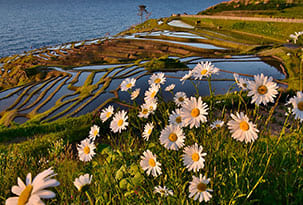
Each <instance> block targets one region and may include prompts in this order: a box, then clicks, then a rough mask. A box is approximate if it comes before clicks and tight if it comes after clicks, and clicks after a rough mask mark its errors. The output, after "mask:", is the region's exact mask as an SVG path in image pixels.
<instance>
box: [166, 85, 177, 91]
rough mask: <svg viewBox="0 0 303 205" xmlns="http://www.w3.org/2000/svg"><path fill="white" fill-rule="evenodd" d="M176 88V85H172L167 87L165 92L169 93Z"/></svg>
mask: <svg viewBox="0 0 303 205" xmlns="http://www.w3.org/2000/svg"><path fill="white" fill-rule="evenodd" d="M175 87H176V85H175V84H170V85H169V86H167V87H166V88H165V91H167V92H169V91H172V90H173V89H174V88H175Z"/></svg>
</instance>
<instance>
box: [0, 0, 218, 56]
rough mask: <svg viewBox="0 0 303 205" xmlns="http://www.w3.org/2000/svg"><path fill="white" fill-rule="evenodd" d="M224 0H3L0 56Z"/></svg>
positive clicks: (115, 30) (112, 31) (0, 4)
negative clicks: (143, 17) (147, 14)
mask: <svg viewBox="0 0 303 205" xmlns="http://www.w3.org/2000/svg"><path fill="white" fill-rule="evenodd" d="M221 1H222V0H186V1H185V0H9V1H7V0H0V57H4V56H7V55H11V54H16V53H17V54H19V53H22V52H24V51H28V50H31V49H35V48H40V47H44V46H52V45H58V44H62V43H66V42H70V41H80V40H85V39H93V38H98V37H102V36H104V35H106V34H107V33H109V34H110V35H114V34H117V33H119V32H121V31H123V30H125V29H127V28H129V27H130V26H131V25H134V24H138V23H140V17H139V16H138V11H139V9H138V6H139V5H146V10H147V11H148V12H151V15H150V17H149V18H160V17H168V16H170V15H171V14H173V13H181V14H182V13H184V12H186V13H188V14H196V13H198V12H199V11H201V10H204V9H206V8H208V7H209V6H212V5H214V4H217V3H219V2H221Z"/></svg>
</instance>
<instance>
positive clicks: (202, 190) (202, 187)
mask: <svg viewBox="0 0 303 205" xmlns="http://www.w3.org/2000/svg"><path fill="white" fill-rule="evenodd" d="M206 188H207V186H206V184H204V183H202V182H200V183H199V184H198V185H197V189H198V191H199V192H204V191H206Z"/></svg>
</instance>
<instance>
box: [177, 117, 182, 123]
mask: <svg viewBox="0 0 303 205" xmlns="http://www.w3.org/2000/svg"><path fill="white" fill-rule="evenodd" d="M181 122H182V118H181V116H178V117H176V123H178V124H179V123H181Z"/></svg>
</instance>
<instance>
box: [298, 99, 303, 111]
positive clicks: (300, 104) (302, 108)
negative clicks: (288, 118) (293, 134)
mask: <svg viewBox="0 0 303 205" xmlns="http://www.w3.org/2000/svg"><path fill="white" fill-rule="evenodd" d="M298 109H299V110H301V111H303V101H301V102H299V103H298Z"/></svg>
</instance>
